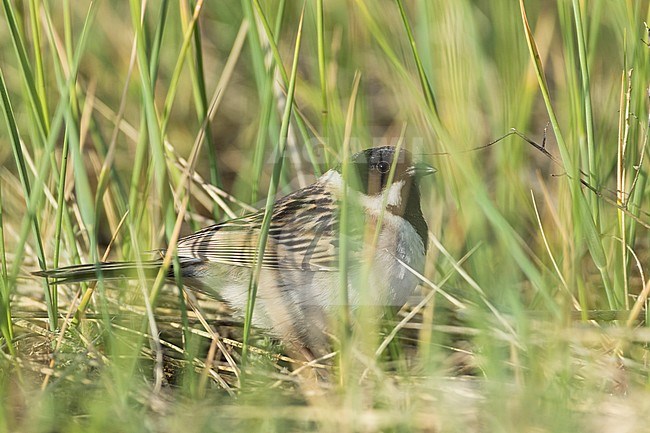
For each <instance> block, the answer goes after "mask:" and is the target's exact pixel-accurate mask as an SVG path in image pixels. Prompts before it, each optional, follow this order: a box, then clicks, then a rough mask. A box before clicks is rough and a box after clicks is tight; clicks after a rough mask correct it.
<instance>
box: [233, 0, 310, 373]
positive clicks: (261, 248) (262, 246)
mask: <svg viewBox="0 0 650 433" xmlns="http://www.w3.org/2000/svg"><path fill="white" fill-rule="evenodd" d="M304 13H305V11H304V7H303V11H302V13H301V15H300V22H299V24H298V33H297V35H296V43H295V49H294V53H293V65H292V67H291V78H290V79H289V87H288V89H287V102H286V105H285V108H284V114H283V116H282V127H281V129H280V137H279V140H278V145H277V147H276V149H275V155H276V159H275V165H274V166H273V174H272V177H271V183H270V185H269V191H268V196H267V199H266V206H265V207H264V218H263V219H262V226H261V228H260V235H259V241H258V246H257V254H256V260H255V266H254V267H253V271H252V273H251V279H250V283H249V288H248V300H247V303H246V315H245V318H244V336H243V341H242V342H243V346H242V362H245V360H246V357H247V354H248V340H249V337H250V331H251V326H252V322H253V311H254V309H255V300H256V297H257V285H258V283H259V278H260V273H261V271H262V262H263V260H264V252H265V251H266V241H267V239H268V233H269V229H270V228H271V217H272V215H273V206H274V204H275V194H276V192H277V190H278V184H279V183H280V177H281V176H282V166H283V162H284V154H285V150H286V145H287V136H288V134H289V124H290V122H291V112H292V110H293V100H294V92H295V90H296V76H297V73H298V58H299V54H300V42H301V40H302V24H303V20H304Z"/></svg>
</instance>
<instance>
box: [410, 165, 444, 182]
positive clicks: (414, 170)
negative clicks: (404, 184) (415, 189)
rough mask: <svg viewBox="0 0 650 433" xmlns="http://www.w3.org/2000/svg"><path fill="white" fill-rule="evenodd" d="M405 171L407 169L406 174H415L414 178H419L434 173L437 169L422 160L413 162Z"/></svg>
mask: <svg viewBox="0 0 650 433" xmlns="http://www.w3.org/2000/svg"><path fill="white" fill-rule="evenodd" d="M407 171H408V174H409V175H411V176H415V177H416V178H418V179H419V178H421V177H424V176H428V175H430V174H433V173H435V172H436V171H438V170H437V169H435V168H434V167H432V166H430V165H429V164H427V163H424V162H416V163H415V164H413V165H412V166H410V167H409V168H408V170H407Z"/></svg>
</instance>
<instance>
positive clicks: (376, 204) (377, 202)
mask: <svg viewBox="0 0 650 433" xmlns="http://www.w3.org/2000/svg"><path fill="white" fill-rule="evenodd" d="M321 181H322V182H323V183H324V184H325V185H327V187H329V188H330V190H331V191H332V193H333V194H335V195H336V196H338V197H340V196H341V195H342V192H343V184H344V183H343V176H341V173H339V172H338V171H336V170H329V171H328V172H327V173H325V174H323V176H322V177H321ZM404 185H405V182H404V181H403V180H400V181H397V182H393V184H392V185H391V186H389V187H388V188H386V189H384V190H383V191H382V192H380V193H379V194H375V195H368V194H363V193H360V192H356V194H357V196H358V200H359V202H360V203H362V204H363V206H364V207H366V208H368V210H370V211H375V212H378V213H379V212H382V211H383V210H385V209H386V207H388V206H400V205H401V204H402V188H404ZM348 191H350V190H348ZM384 203H385V207H384V208H383V209H382V204H384Z"/></svg>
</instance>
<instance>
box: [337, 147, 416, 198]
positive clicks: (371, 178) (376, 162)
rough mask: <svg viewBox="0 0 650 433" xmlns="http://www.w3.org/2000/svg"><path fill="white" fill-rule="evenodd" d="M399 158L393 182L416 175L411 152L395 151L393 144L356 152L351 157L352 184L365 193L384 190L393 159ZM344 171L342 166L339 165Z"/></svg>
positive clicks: (338, 168) (339, 169)
mask: <svg viewBox="0 0 650 433" xmlns="http://www.w3.org/2000/svg"><path fill="white" fill-rule="evenodd" d="M395 158H397V161H396V166H395V173H394V174H393V182H398V181H400V180H408V178H411V177H414V170H413V158H412V156H411V152H409V151H408V150H405V149H402V150H400V152H399V153H396V152H395V148H394V147H393V146H382V147H373V148H370V149H365V150H362V151H361V152H358V153H355V154H354V155H352V157H351V158H350V174H351V180H350V182H349V183H350V186H351V187H353V188H355V189H358V190H359V191H360V192H363V193H364V194H369V195H374V194H378V193H380V192H381V191H383V190H384V189H385V188H386V186H389V185H387V183H388V180H389V177H390V171H391V168H392V166H393V161H395ZM337 171H338V172H342V166H341V165H339V166H338V167H337Z"/></svg>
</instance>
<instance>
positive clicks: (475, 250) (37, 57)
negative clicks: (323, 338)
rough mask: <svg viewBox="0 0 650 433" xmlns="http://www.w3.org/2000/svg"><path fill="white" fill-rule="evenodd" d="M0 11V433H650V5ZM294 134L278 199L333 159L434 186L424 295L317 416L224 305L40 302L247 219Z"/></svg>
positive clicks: (315, 403)
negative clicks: (90, 270)
mask: <svg viewBox="0 0 650 433" xmlns="http://www.w3.org/2000/svg"><path fill="white" fill-rule="evenodd" d="M2 7H3V12H2V13H1V14H0V20H1V21H2V25H0V41H1V44H0V71H1V72H2V86H1V87H0V96H2V107H1V108H2V111H3V116H2V117H3V120H2V123H0V125H1V126H0V161H1V162H2V166H1V167H0V192H1V199H0V209H1V211H2V212H1V216H2V218H1V224H0V227H2V231H1V232H0V245H1V246H2V249H0V262H1V269H2V279H1V283H2V286H1V289H2V290H1V296H0V319H2V320H0V322H1V323H0V328H1V330H2V339H1V340H0V343H1V347H0V352H1V353H2V355H3V357H2V358H1V359H0V400H1V401H2V404H0V431H24V432H32V431H34V432H41V431H42V432H45V431H84V432H89V431H102V432H106V431H116V432H117V431H120V432H122V431H178V430H179V429H183V430H184V431H224V430H230V431H232V430H237V431H306V430H323V431H330V430H331V431H411V430H418V431H517V432H522V431H531V432H532V431H535V432H542V431H549V432H560V431H612V432H617V431H621V432H623V431H643V430H647V427H646V426H645V422H644V421H645V420H644V417H643V416H642V414H643V413H645V409H647V407H648V403H647V402H648V401H650V399H649V398H648V397H649V395H648V386H649V385H650V376H649V374H648V370H647V365H646V364H647V358H648V349H647V342H648V338H649V334H648V331H647V328H646V323H647V320H646V312H647V311H648V310H647V305H646V304H647V302H646V300H647V294H648V293H647V292H648V291H650V286H649V285H648V284H647V281H646V279H647V275H648V259H649V246H650V245H649V239H650V238H649V236H648V228H649V227H650V214H649V213H648V212H649V208H648V200H647V198H648V193H649V191H648V188H649V187H648V185H647V175H648V149H647V140H648V85H649V83H650V74H649V72H650V68H649V64H648V61H649V50H650V47H649V45H648V44H649V43H650V39H649V36H648V29H647V27H646V26H645V22H646V21H648V20H649V19H650V18H649V14H650V5H649V3H648V2H647V1H624V0H619V1H606V0H592V1H579V0H573V1H569V0H558V1H521V2H517V1H514V0H493V1H480V0H478V1H470V0H454V1H438V0H433V1H425V0H413V1H409V0H403V1H388V0H381V1H364V0H348V1H343V0H330V1H316V0H314V1H308V2H305V3H304V5H303V2H295V1H291V2H286V1H281V0H277V1H271V0H242V1H210V2H195V1H185V0H181V1H179V2H168V1H156V2H144V3H142V2H139V1H137V0H132V1H130V2H126V1H124V2H108V1H103V2H76V1H60V2H41V1H38V0H30V1H10V0H2ZM303 7H304V16H303V18H302V19H303V27H302V32H301V33H299V31H298V29H299V23H300V21H301V13H302V11H303ZM524 16H526V18H527V22H528V25H529V27H528V28H527V27H526V26H525V25H524ZM297 38H299V39H300V41H301V47H300V51H299V53H298V56H297V57H296V56H295V55H294V48H295V44H296V40H297ZM294 61H296V62H297V75H296V79H295V92H294V93H293V94H289V95H288V90H289V88H290V86H289V81H290V76H291V67H292V64H293V63H294ZM355 77H356V79H358V80H359V81H358V83H359V84H358V86H359V87H358V92H357V93H356V94H355V91H354V83H355ZM287 96H291V97H292V98H293V100H294V105H293V110H292V113H291V118H290V121H289V119H288V118H283V112H284V108H285V102H286V99H287ZM351 102H353V103H354V105H353V106H354V110H353V112H350V111H349V107H350V106H352V104H351ZM206 117H210V118H211V119H210V121H209V122H206V121H205V120H204V119H206ZM346 124H349V125H350V130H349V133H348V134H346ZM283 126H285V127H286V126H290V127H289V129H288V134H287V139H286V153H285V159H284V168H283V172H282V176H281V177H280V178H279V183H278V185H277V188H278V193H279V194H280V195H282V194H285V193H288V192H290V191H293V190H295V189H297V188H299V187H302V186H304V185H306V184H308V183H310V182H311V181H312V180H313V179H314V175H319V174H320V173H323V172H324V171H325V170H327V169H328V168H331V167H333V166H334V165H336V164H338V162H340V159H341V156H342V155H343V153H344V145H345V144H346V143H349V146H350V149H351V151H358V150H361V149H363V148H367V147H372V146H376V145H381V144H396V143H397V142H398V141H400V140H401V139H403V140H404V141H403V143H404V144H403V145H404V146H406V147H407V148H409V149H411V150H412V151H413V152H414V153H415V154H416V155H417V156H418V157H419V158H420V159H422V160H424V161H426V162H428V163H430V164H432V165H434V166H435V167H437V168H438V170H439V171H438V173H436V175H435V177H434V178H433V179H432V180H427V181H426V182H424V184H423V186H422V194H423V195H422V201H423V208H424V213H425V218H426V219H427V221H428V223H429V229H430V232H431V242H430V245H429V254H428V258H427V268H426V272H425V277H426V278H427V279H428V280H430V282H423V284H422V287H421V289H419V290H418V294H416V296H414V298H413V300H412V302H410V303H409V304H408V305H406V306H405V307H404V308H403V309H402V310H401V311H400V312H399V313H397V314H396V315H395V316H394V317H391V318H389V319H387V320H386V323H385V324H384V326H383V327H382V329H381V333H380V337H379V340H376V339H374V338H371V337H368V339H367V341H365V343H367V344H361V345H360V347H364V348H368V351H369V352H367V353H366V352H364V353H361V354H359V356H358V357H357V358H354V361H353V362H352V366H350V368H349V371H346V372H344V373H341V372H340V371H339V370H338V369H334V371H333V374H332V385H331V388H332V389H331V390H329V391H327V392H326V393H325V394H324V395H319V396H314V395H312V394H311V393H310V392H308V390H306V389H305V387H304V386H301V385H300V384H297V382H300V377H299V375H295V374H292V373H291V368H289V365H290V364H291V363H292V362H291V361H287V360H278V356H277V355H278V353H279V348H278V346H277V345H275V344H273V342H270V341H268V339H266V338H265V337H264V336H263V334H260V333H256V334H255V337H254V340H253V345H254V346H255V347H257V348H259V349H260V351H256V352H255V353H254V354H253V355H252V358H253V359H252V360H251V363H250V365H248V364H247V365H246V368H244V370H243V371H239V369H240V367H241V362H240V361H241V358H240V354H241V349H240V347H239V346H238V344H239V342H241V340H242V332H241V326H240V325H238V324H233V323H230V322H229V319H228V314H227V311H224V308H223V306H221V305H219V304H218V303H216V302H214V301H213V300H210V299H207V298H200V299H198V300H196V299H191V297H190V299H183V297H182V296H179V291H178V290H177V289H176V288H174V287H173V286H170V287H165V288H164V289H162V290H161V291H160V293H159V289H160V288H159V287H157V286H155V285H154V287H153V288H152V286H151V285H149V286H146V287H141V285H138V284H127V283H125V282H115V283H111V284H108V283H107V284H106V285H104V284H99V285H97V288H96V289H95V290H94V293H92V296H91V292H90V291H88V290H89V289H88V286H87V285H78V284H77V285H73V284H72V285H61V286H57V287H55V286H47V285H44V283H43V282H42V281H41V280H39V279H36V278H35V277H32V276H31V275H30V272H32V271H34V270H37V269H39V267H44V266H46V267H47V268H51V267H56V266H63V265H68V264H74V263H87V262H93V261H96V260H98V259H100V258H102V256H104V254H105V251H106V249H107V247H108V245H109V244H111V247H110V251H109V253H108V255H107V257H108V258H110V259H114V260H120V259H132V258H133V257H136V256H139V255H141V254H142V253H144V252H146V251H151V250H153V249H156V248H158V247H160V246H162V245H165V244H166V242H167V240H168V239H169V238H170V237H171V236H172V235H173V231H174V230H173V229H174V225H175V219H176V215H177V214H178V212H179V211H180V210H181V208H182V209H185V214H184V222H183V225H182V226H181V234H187V233H189V232H191V231H192V230H196V229H198V228H200V227H203V226H206V225H208V224H209V223H211V222H213V221H221V220H224V219H227V218H229V217H234V216H238V215H242V214H243V213H245V212H247V211H249V210H251V209H252V208H262V207H263V206H264V199H265V197H266V195H267V191H268V190H269V188H270V186H272V172H273V168H274V166H275V164H276V163H277V159H276V157H277V152H276V150H277V148H278V145H279V144H282V142H283V140H282V138H281V136H282V130H283ZM513 128H514V129H516V131H518V132H519V133H521V134H523V136H524V137H525V138H527V139H525V138H524V137H521V136H517V135H509V136H507V137H505V138H503V139H502V140H499V141H498V142H495V141H496V140H498V139H500V138H501V137H504V135H506V134H508V133H510V132H511V130H512V129H513ZM194 152H198V153H196V155H195V156H192V155H193V153H194ZM187 161H189V163H188V162H187ZM188 166H189V170H186V169H187V167H188ZM184 172H190V173H196V174H192V175H191V176H189V177H190V180H189V181H188V180H187V175H186V174H184ZM188 185H191V187H190V186H188ZM184 200H187V207H184V203H185V201H184ZM113 239H114V242H111V241H112V240H113ZM78 289H79V290H80V292H81V295H80V296H83V294H84V293H85V294H86V297H85V298H84V301H82V306H81V307H79V308H81V310H83V312H85V313H86V317H85V318H82V319H81V322H80V324H78V325H77V324H70V325H69V326H68V325H64V324H65V323H67V321H66V320H64V317H65V316H66V314H67V313H68V312H69V311H70V312H71V314H72V315H74V312H75V311H76V309H77V308H78V307H77V304H76V303H75V299H77V297H76V293H75V292H77V290H78ZM90 289H93V287H92V286H91V287H90ZM143 290H144V291H143ZM145 298H148V299H150V300H152V301H153V302H154V303H155V308H154V310H155V311H154V313H155V316H156V318H157V323H158V325H157V327H155V326H153V325H152V324H151V323H147V321H146V317H147V307H146V303H145V302H144V299H145ZM71 305H72V308H71ZM197 306H198V307H197ZM196 308H199V309H200V310H202V311H203V312H205V313H206V314H205V316H206V318H207V320H208V322H209V323H210V325H212V326H213V327H214V329H215V330H216V331H218V332H219V335H220V339H218V338H216V337H214V335H212V336H211V335H210V333H209V331H207V330H206V327H204V326H203V325H201V323H200V320H199V319H198V317H197V316H198V315H199V313H197V312H196ZM55 319H56V320H55ZM398 324H399V325H398ZM396 326H397V328H396ZM62 327H64V329H63V331H62ZM208 328H209V327H208ZM395 330H397V332H393V331H395ZM206 331H207V332H206ZM158 333H160V338H158V339H157V338H150V336H151V335H156V334H158ZM393 334H395V335H393ZM393 337H394V338H393ZM229 338H232V341H231V340H230V339H229ZM357 338H360V339H361V340H363V337H357ZM388 340H390V344H388ZM216 341H220V344H224V345H225V346H219V347H216V346H215V347H214V348H213V349H215V350H216V353H217V355H216V356H215V354H214V353H215V352H214V351H213V352H211V351H210V349H209V347H210V345H211V342H215V343H214V344H215V345H216ZM381 341H385V343H386V344H387V348H386V350H383V351H382V352H381V353H377V354H375V349H376V348H377V347H378V346H379V344H381ZM361 343H364V341H361ZM382 349H383V345H382ZM364 350H365V349H364ZM362 351H363V350H362ZM210 353H212V355H211V354H210ZM206 360H213V361H214V362H212V363H211V365H212V367H211V368H205V363H206ZM294 368H295V367H294Z"/></svg>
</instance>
